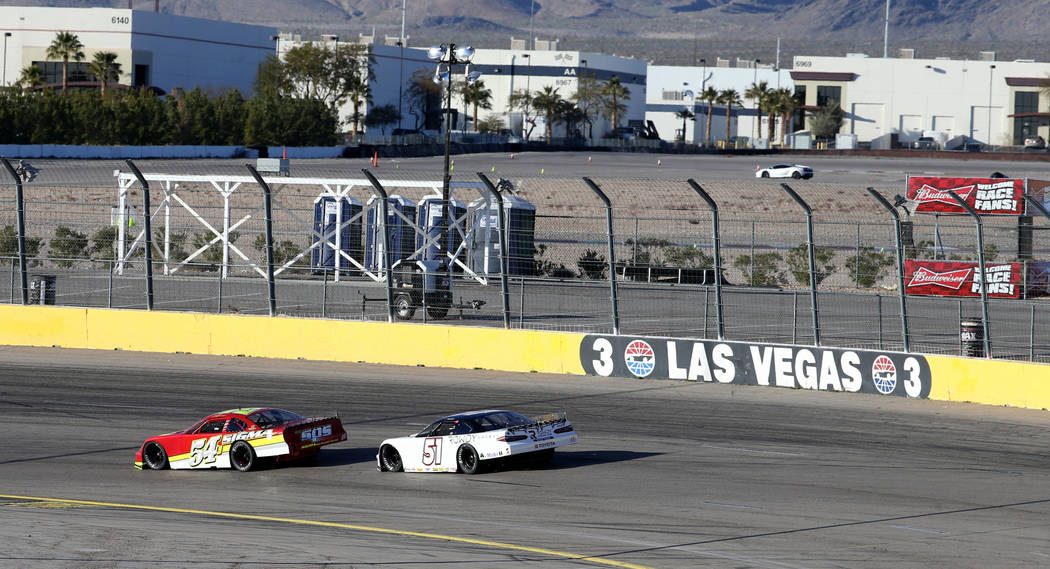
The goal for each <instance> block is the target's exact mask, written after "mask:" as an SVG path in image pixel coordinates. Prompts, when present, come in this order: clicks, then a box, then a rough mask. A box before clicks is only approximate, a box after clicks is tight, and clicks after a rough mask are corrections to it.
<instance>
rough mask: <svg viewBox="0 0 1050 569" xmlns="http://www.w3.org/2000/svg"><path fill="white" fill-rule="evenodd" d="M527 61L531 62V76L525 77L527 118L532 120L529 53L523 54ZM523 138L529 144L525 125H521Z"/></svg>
mask: <svg viewBox="0 0 1050 569" xmlns="http://www.w3.org/2000/svg"><path fill="white" fill-rule="evenodd" d="M521 56H522V57H524V58H525V60H526V61H528V62H529V74H528V75H527V76H525V97H526V98H525V104H526V105H528V107H527V108H528V110H527V111H526V112H525V114H526V115H527V117H526V118H531V115H532V56H531V55H530V54H528V53H523V54H521ZM521 138H522V139H524V140H525V142H528V141H529V139H528V137H526V136H525V124H524V122H523V123H522V125H521Z"/></svg>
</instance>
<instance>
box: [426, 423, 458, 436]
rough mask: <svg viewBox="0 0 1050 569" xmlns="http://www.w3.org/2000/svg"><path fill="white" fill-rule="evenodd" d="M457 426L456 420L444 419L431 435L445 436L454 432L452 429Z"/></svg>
mask: <svg viewBox="0 0 1050 569" xmlns="http://www.w3.org/2000/svg"><path fill="white" fill-rule="evenodd" d="M455 428H456V421H444V422H442V423H441V424H440V425H438V428H436V429H434V432H433V433H431V434H430V436H432V437H444V436H446V435H451V434H452V430H453V429H455Z"/></svg>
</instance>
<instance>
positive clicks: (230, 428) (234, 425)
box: [226, 419, 248, 433]
mask: <svg viewBox="0 0 1050 569" xmlns="http://www.w3.org/2000/svg"><path fill="white" fill-rule="evenodd" d="M247 430H248V425H246V424H245V423H244V421H242V420H240V419H230V422H229V424H227V425H226V432H227V433H239V432H241V431H247Z"/></svg>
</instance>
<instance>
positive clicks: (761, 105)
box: [744, 81, 773, 139]
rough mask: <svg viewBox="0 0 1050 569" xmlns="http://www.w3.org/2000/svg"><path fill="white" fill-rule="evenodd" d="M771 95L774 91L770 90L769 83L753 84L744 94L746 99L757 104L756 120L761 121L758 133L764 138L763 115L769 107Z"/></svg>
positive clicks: (757, 129)
mask: <svg viewBox="0 0 1050 569" xmlns="http://www.w3.org/2000/svg"><path fill="white" fill-rule="evenodd" d="M770 93H772V91H771V90H770V88H769V83H767V82H765V81H761V82H759V83H752V84H751V86H750V87H748V89H747V91H746V92H745V93H744V96H745V97H747V98H748V99H751V100H752V101H754V103H755V120H756V121H759V128H756V132H757V133H758V135H759V136H762V129H761V128H760V126H761V121H762V118H761V117H762V113H763V112H764V111H765V109H766V107H767V106H768V103H769V95H770ZM769 138H770V139H772V138H773V136H772V134H770V136H769Z"/></svg>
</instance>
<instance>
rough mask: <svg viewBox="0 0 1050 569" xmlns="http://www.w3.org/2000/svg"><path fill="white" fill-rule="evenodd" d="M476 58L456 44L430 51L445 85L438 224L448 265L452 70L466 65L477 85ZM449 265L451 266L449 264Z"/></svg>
mask: <svg viewBox="0 0 1050 569" xmlns="http://www.w3.org/2000/svg"><path fill="white" fill-rule="evenodd" d="M473 55H474V48H472V47H470V46H467V45H461V46H457V45H456V44H454V43H450V44H448V45H446V44H441V45H438V46H434V47H432V48H430V49H429V50H428V51H427V57H429V58H430V59H432V60H434V61H437V62H438V65H437V67H436V68H435V69H434V82H435V83H437V84H438V85H442V84H444V86H445V97H446V99H445V101H446V103H447V104H446V106H445V177H444V178H443V181H442V184H441V222H440V223H439V224H438V227H437V229H438V242H437V248H438V252H439V254H440V255H441V257H442V258H441V261H442V264H445V263H447V262H448V255H447V251H448V231H447V227H448V200H449V193H450V189H449V187H450V186H451V182H452V175H451V173H450V172H451V163H450V162H451V157H450V156H451V154H452V68H453V66H455V65H458V64H466V68H465V69H464V75H465V76H466V80H467V83H474V82H475V81H477V80H478V79H479V78H480V77H481V73H480V72H479V71H471V69H470V58H471V57H473ZM443 65H447V66H448V67H447V70H446V71H442V70H441V67H442V66H443ZM446 266H447V265H446Z"/></svg>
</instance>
